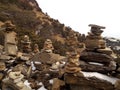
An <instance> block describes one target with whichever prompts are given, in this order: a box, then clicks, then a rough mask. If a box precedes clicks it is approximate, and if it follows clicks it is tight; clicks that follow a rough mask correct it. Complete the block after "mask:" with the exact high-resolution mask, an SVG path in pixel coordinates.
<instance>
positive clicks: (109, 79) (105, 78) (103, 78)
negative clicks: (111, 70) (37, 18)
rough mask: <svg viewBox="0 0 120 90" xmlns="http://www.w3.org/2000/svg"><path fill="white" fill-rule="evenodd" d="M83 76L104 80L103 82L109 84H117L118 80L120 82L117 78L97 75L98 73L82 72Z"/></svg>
mask: <svg viewBox="0 0 120 90" xmlns="http://www.w3.org/2000/svg"><path fill="white" fill-rule="evenodd" d="M82 73H83V75H84V76H85V77H93V76H95V77H96V78H99V79H102V80H106V81H108V82H111V83H112V84H115V82H116V81H117V80H119V79H118V78H115V77H109V76H107V75H104V74H101V73H97V72H82Z"/></svg>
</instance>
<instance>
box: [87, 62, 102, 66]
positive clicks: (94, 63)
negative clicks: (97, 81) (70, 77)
mask: <svg viewBox="0 0 120 90" xmlns="http://www.w3.org/2000/svg"><path fill="white" fill-rule="evenodd" d="M88 63H89V64H93V65H99V66H103V64H101V63H96V62H88Z"/></svg>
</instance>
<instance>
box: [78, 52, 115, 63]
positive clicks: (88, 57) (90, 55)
mask: <svg viewBox="0 0 120 90" xmlns="http://www.w3.org/2000/svg"><path fill="white" fill-rule="evenodd" d="M80 59H81V60H83V61H87V62H98V63H103V64H109V63H110V62H111V61H114V60H113V58H112V57H110V56H108V55H105V54H101V53H95V52H83V53H81V56H80Z"/></svg>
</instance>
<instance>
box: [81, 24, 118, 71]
mask: <svg viewBox="0 0 120 90" xmlns="http://www.w3.org/2000/svg"><path fill="white" fill-rule="evenodd" d="M89 26H90V27H91V32H89V33H88V35H87V37H86V41H85V45H86V50H85V51H84V52H83V53H82V54H81V57H80V58H81V60H83V61H85V62H84V65H82V68H83V70H85V71H96V72H101V73H108V72H111V71H113V70H115V69H116V63H115V61H114V57H113V56H114V54H113V51H112V50H111V49H110V48H107V47H106V43H105V40H103V38H102V36H101V34H102V32H103V30H101V29H105V27H103V26H98V25H93V24H90V25H89Z"/></svg>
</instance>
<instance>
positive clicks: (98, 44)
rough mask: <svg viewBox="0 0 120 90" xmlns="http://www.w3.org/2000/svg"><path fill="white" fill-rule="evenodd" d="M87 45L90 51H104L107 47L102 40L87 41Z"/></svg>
mask: <svg viewBox="0 0 120 90" xmlns="http://www.w3.org/2000/svg"><path fill="white" fill-rule="evenodd" d="M85 45H86V48H87V49H88V50H89V49H90V50H94V49H104V48H105V47H106V44H105V41H104V40H102V39H101V40H97V39H95V40H94V39H86V41H85Z"/></svg>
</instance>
